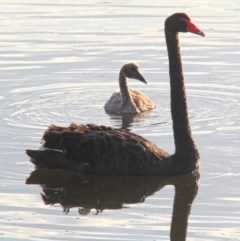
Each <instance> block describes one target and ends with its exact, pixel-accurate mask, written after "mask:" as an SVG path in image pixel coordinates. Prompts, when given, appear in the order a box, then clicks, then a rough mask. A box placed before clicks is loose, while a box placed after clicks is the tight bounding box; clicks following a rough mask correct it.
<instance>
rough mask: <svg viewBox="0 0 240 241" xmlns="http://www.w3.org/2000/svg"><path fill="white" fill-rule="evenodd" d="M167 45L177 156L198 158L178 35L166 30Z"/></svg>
mask: <svg viewBox="0 0 240 241" xmlns="http://www.w3.org/2000/svg"><path fill="white" fill-rule="evenodd" d="M165 37H166V44H167V50H168V58H169V74H170V90H171V114H172V121H173V133H174V141H175V148H176V150H175V154H176V156H181V157H184V158H189V157H191V158H192V157H194V156H195V157H196V159H198V151H197V149H196V146H195V143H194V141H193V138H192V134H191V128H190V124H189V119H188V109H187V100H186V91H185V84H184V76H183V70H182V61H181V53H180V46H179V39H178V34H177V33H172V32H170V31H168V30H167V29H166V30H165Z"/></svg>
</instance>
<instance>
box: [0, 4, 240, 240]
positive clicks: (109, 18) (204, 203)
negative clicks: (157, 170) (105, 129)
mask: <svg viewBox="0 0 240 241" xmlns="http://www.w3.org/2000/svg"><path fill="white" fill-rule="evenodd" d="M83 2H84V1H66V0H61V1H45V0H43V1H38V2H37V1H33V0H15V1H14V0H13V1H7V2H6V3H3V1H0V33H1V41H0V56H1V58H0V77H1V78H0V85H1V90H0V102H1V105H0V106H1V107H0V108H1V109H0V116H1V118H0V143H1V145H0V153H1V154H0V155H1V160H0V161H1V162H0V167H1V168H0V178H1V182H0V210H1V212H0V240H169V233H170V228H171V230H172V231H171V233H172V236H173V237H178V238H174V240H183V238H182V237H183V236H184V232H185V229H186V228H187V223H186V220H187V219H188V231H187V236H188V239H187V240H194V241H200V240H216V241H219V240H220V241H223V240H224V241H225V240H240V229H239V227H240V165H239V156H240V149H239V136H240V127H239V119H240V114H239V113H240V104H239V103H240V84H239V78H240V71H239V59H240V34H239V22H240V17H239V10H240V9H239V3H238V1H237V0H233V1H232V2H231V3H228V2H226V1H217V3H216V2H213V3H211V2H209V1H205V0H204V1H194V3H193V2H192V1H191V2H184V3H183V2H182V1H170V2H169V1H165V0H164V1H159V3H156V1H153V0H152V1H151V0H150V1H149V0H143V1H141V3H139V1H135V0H130V1H125V0H121V1H120V0H117V1H113V0H111V1H102V0H99V1H97V0H90V1H85V2H86V3H85V2H84V3H83ZM160 2H161V3H160ZM176 11H183V12H186V13H188V14H189V15H190V16H191V17H192V19H193V21H194V22H195V23H196V24H197V25H198V26H199V28H201V29H202V30H203V31H204V32H205V33H206V38H201V37H199V36H194V35H190V34H181V36H180V37H181V47H182V54H183V63H184V72H185V79H186V87H187V93H188V104H189V111H190V117H191V125H192V129H193V134H194V138H195V139H196V142H197V144H198V146H199V149H200V153H201V169H200V175H201V178H200V179H199V176H198V174H193V175H190V174H189V175H183V176H177V177H166V178H163V177H155V178H154V177H152V178H144V177H141V178H134V177H124V178H119V177H98V178H97V179H96V177H92V176H75V175H73V174H71V173H66V174H64V175H63V173H62V172H59V173H58V172H53V173H50V174H49V173H48V172H33V171H34V167H33V166H32V164H31V163H30V162H29V160H28V158H27V156H26V155H25V154H24V150H25V149H26V148H38V147H39V145H40V139H41V136H42V133H43V132H44V130H45V129H46V127H47V126H48V125H49V124H51V123H55V124H58V125H68V124H69V123H70V122H73V121H74V122H77V123H89V122H90V123H96V124H104V125H110V126H113V127H121V126H124V127H126V126H128V128H129V129H131V130H132V131H134V132H136V133H138V134H140V135H142V136H144V137H146V138H148V139H151V140H152V141H153V142H155V143H156V144H158V145H159V146H161V147H162V148H164V149H165V150H168V151H169V152H173V151H174V150H173V138H172V129H171V117H170V110H169V76H168V60H167V54H166V47H165V40H164V33H163V23H164V20H165V18H166V17H167V16H168V15H170V14H172V13H173V12H176ZM128 60H134V61H136V62H138V63H139V65H140V68H141V70H142V73H143V75H144V76H145V78H146V79H147V80H148V85H146V86H145V85H143V84H141V83H138V82H137V81H135V80H133V81H131V83H130V84H129V85H130V86H131V87H133V88H138V89H140V90H142V91H144V92H145V93H147V94H148V95H149V96H150V97H151V98H152V99H153V100H154V101H155V102H156V103H157V108H156V109H155V110H153V111H152V112H150V113H148V115H147V116H139V117H136V118H135V119H134V120H132V121H133V122H132V123H125V120H122V119H121V118H119V117H116V116H115V117H114V116H109V115H107V114H106V113H105V112H104V110H103V105H104V103H105V101H106V100H107V99H108V98H109V96H110V95H111V93H112V92H113V91H114V90H115V89H117V88H118V83H117V79H118V71H119V69H120V67H121V65H122V64H123V63H124V62H126V61H128ZM32 172H33V173H32ZM26 182H27V183H28V185H27V184H25V183H26ZM198 185H199V187H198ZM197 188H198V193H197ZM174 195H175V201H174ZM195 195H196V197H195ZM194 197H195V199H194ZM192 202H193V205H192V209H191V214H190V216H189V218H188V217H187V212H188V211H189V207H190V206H191V203H192ZM173 204H174V212H173ZM172 213H173V215H172ZM96 214H98V215H96ZM172 218H173V221H172V225H171V220H172ZM171 226H172V227H171ZM181 235H183V236H181Z"/></svg>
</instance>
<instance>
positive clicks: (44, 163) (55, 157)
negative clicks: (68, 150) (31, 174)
mask: <svg viewBox="0 0 240 241" xmlns="http://www.w3.org/2000/svg"><path fill="white" fill-rule="evenodd" d="M26 154H27V155H28V156H29V157H30V158H31V159H30V161H31V162H32V163H33V164H34V165H35V166H36V167H39V168H54V169H61V168H65V169H71V170H76V169H78V168H77V164H76V163H75V162H74V161H72V160H69V159H68V158H67V157H66V155H65V153H64V152H61V151H58V150H26Z"/></svg>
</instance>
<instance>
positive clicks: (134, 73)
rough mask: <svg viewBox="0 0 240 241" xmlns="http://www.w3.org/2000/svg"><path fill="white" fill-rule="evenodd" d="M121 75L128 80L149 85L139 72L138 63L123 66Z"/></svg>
mask: <svg viewBox="0 0 240 241" xmlns="http://www.w3.org/2000/svg"><path fill="white" fill-rule="evenodd" d="M120 74H122V75H123V76H124V77H126V78H130V79H137V80H140V81H142V82H143V83H145V84H147V81H146V80H145V79H144V77H143V76H142V74H141V73H140V71H139V66H138V65H137V64H136V63H126V64H124V65H123V66H122V68H121V70H120Z"/></svg>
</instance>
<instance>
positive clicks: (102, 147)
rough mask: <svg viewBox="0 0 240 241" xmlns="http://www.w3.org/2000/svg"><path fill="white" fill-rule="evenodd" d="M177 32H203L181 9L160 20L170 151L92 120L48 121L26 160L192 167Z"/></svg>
mask: <svg viewBox="0 0 240 241" xmlns="http://www.w3.org/2000/svg"><path fill="white" fill-rule="evenodd" d="M178 32H192V33H195V34H198V35H201V36H204V33H203V32H202V31H200V30H199V29H198V28H197V27H196V26H195V25H194V24H193V23H192V22H191V20H190V18H189V17H188V16H187V15H186V14H184V13H175V14H173V15H171V16H170V17H168V18H167V19H166V21H165V36H166V43H167V49H168V57H169V72H170V90H171V114H172V122H173V133H174V141H175V153H174V154H172V155H169V154H168V153H167V152H165V151H164V150H162V149H160V148H159V147H157V146H156V145H155V144H153V143H152V142H151V141H149V140H146V139H145V138H143V137H141V136H139V135H136V134H134V133H132V132H128V131H125V130H123V129H114V128H111V127H106V126H97V125H93V124H87V125H77V124H71V125H70V126H69V127H66V128H64V127H58V126H55V125H51V126H49V128H48V129H47V130H46V132H45V133H44V135H43V141H44V143H43V148H44V149H42V150H26V153H27V155H29V156H30V157H31V162H32V163H34V164H35V165H36V166H37V167H44V168H56V169H57V168H63V169H72V170H75V171H78V172H80V173H93V174H122V175H166V174H180V173H185V172H189V171H192V170H194V169H196V168H197V167H198V160H199V152H198V150H197V147H196V145H195V143H194V140H193V138H192V135H191V128H190V124H189V120H188V111H187V102H186V93H185V86H184V77H183V72H182V62H181V54H180V47H179V39H178Z"/></svg>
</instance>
